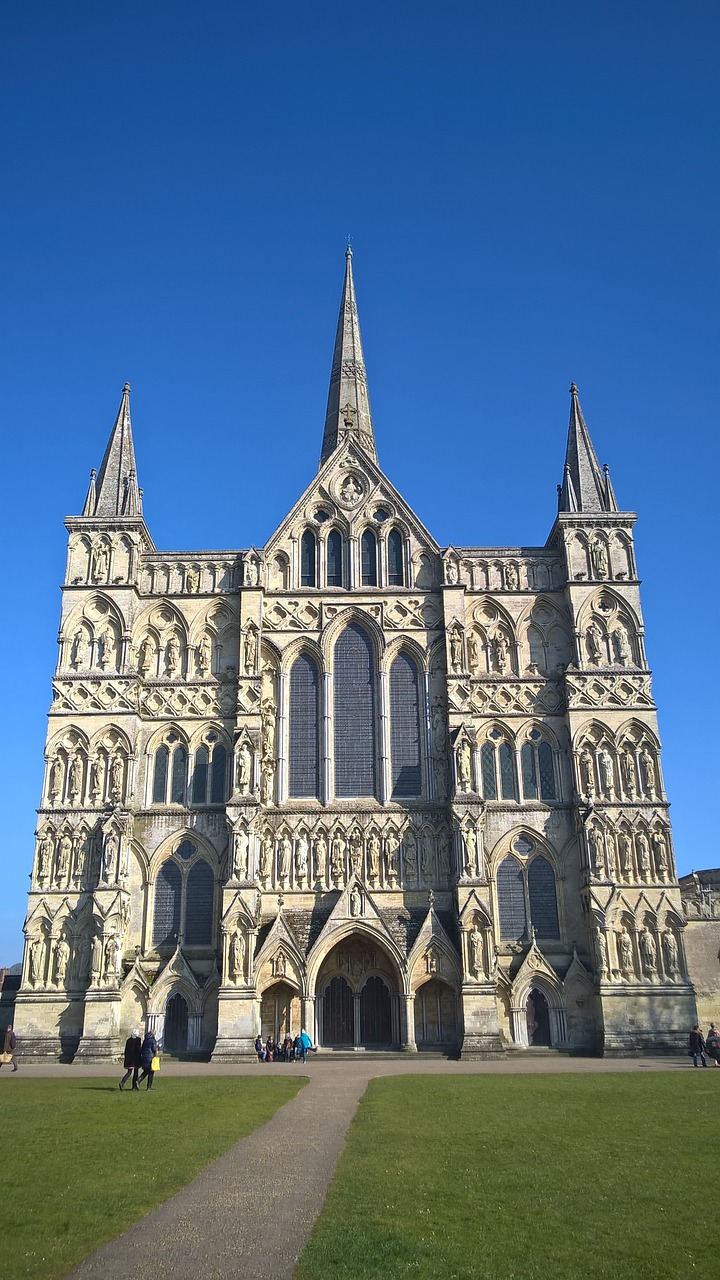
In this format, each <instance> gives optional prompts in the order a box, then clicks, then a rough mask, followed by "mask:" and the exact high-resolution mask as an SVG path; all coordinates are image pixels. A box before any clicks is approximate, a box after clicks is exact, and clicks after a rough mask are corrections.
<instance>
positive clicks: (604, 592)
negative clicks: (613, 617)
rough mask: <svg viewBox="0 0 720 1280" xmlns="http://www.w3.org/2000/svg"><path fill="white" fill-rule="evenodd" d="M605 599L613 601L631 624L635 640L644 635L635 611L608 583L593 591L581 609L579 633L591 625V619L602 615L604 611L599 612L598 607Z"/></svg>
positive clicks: (622, 616) (621, 614) (578, 625)
mask: <svg viewBox="0 0 720 1280" xmlns="http://www.w3.org/2000/svg"><path fill="white" fill-rule="evenodd" d="M603 598H605V599H607V600H612V602H613V604H614V607H615V609H616V610H617V612H618V614H619V615H620V617H621V618H624V619H625V620H627V621H629V622H630V624H631V626H632V636H633V639H635V638H636V637H637V636H638V635H641V634H642V623H641V622H640V619H639V618H638V616H637V614H636V612H635V610H634V609H633V608H632V606H631V605H630V604H628V601H627V600H625V598H624V597H623V596H621V595H619V594H618V592H617V591H615V590H613V588H612V587H611V586H609V585H608V584H607V583H603V585H602V586H599V587H598V588H597V589H596V590H595V591H593V592H592V593H591V595H589V596H588V598H587V600H586V601H585V602H584V604H583V605H582V606H581V608H580V609H579V611H578V616H577V629H578V631H581V632H584V631H585V629H586V627H587V626H588V624H589V623H590V620H591V618H592V617H593V616H595V615H597V613H598V612H600V613H601V615H602V611H601V610H598V606H599V604H600V602H601V601H602V600H603Z"/></svg>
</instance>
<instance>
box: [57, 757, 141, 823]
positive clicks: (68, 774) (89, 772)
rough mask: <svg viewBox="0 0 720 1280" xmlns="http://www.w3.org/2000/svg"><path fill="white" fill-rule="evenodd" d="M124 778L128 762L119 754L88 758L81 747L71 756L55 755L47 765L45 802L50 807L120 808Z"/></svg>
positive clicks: (123, 792) (123, 790) (123, 796)
mask: <svg viewBox="0 0 720 1280" xmlns="http://www.w3.org/2000/svg"><path fill="white" fill-rule="evenodd" d="M126 776H127V761H126V759H125V756H124V755H123V754H122V753H121V752H119V751H116V752H115V753H114V754H113V755H109V754H105V753H103V754H98V755H93V756H89V755H88V753H87V752H86V751H85V749H84V748H83V747H77V748H75V750H74V751H72V752H62V753H60V752H58V754H57V755H54V756H52V757H51V759H50V762H49V769H48V798H49V800H50V803H51V804H52V805H59V804H60V805H61V804H63V803H64V804H67V805H69V806H70V807H71V808H75V807H85V806H88V805H89V806H90V807H92V808H94V807H97V806H100V805H104V804H107V803H109V804H113V805H118V804H122V803H123V802H124V799H125V790H126Z"/></svg>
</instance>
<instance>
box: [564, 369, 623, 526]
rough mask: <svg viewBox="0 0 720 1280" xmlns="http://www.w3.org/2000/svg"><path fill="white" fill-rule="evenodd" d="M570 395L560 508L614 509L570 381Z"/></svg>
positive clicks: (613, 503)
mask: <svg viewBox="0 0 720 1280" xmlns="http://www.w3.org/2000/svg"><path fill="white" fill-rule="evenodd" d="M570 396H571V400H570V424H569V427H568V439H567V450H566V452H565V476H564V482H563V486H562V489H561V493H560V511H581V512H593V511H617V504H616V503H615V495H614V494H613V492H612V487H611V486H610V485H609V482H608V481H606V477H605V476H604V475H603V473H602V471H601V469H600V463H599V462H598V460H597V455H596V453H595V450H594V449H593V446H592V441H591V439H590V432H589V431H588V429H587V424H586V422H585V419H584V417H583V412H582V409H581V408H580V400H579V397H578V389H577V387H576V386H575V383H574V382H573V384H572V386H571V387H570Z"/></svg>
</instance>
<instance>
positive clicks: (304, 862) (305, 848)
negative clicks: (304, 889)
mask: <svg viewBox="0 0 720 1280" xmlns="http://www.w3.org/2000/svg"><path fill="white" fill-rule="evenodd" d="M309 852H310V846H309V844H308V838H307V836H306V834H305V832H304V831H301V832H300V835H299V836H298V838H297V840H296V842H295V882H296V884H304V883H305V881H306V880H307V878H308V853H309Z"/></svg>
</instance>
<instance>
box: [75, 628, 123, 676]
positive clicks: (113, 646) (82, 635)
mask: <svg viewBox="0 0 720 1280" xmlns="http://www.w3.org/2000/svg"><path fill="white" fill-rule="evenodd" d="M119 656H120V647H119V643H118V633H117V630H116V628H115V627H114V626H112V625H111V624H110V623H109V622H106V623H105V624H104V626H102V627H101V628H100V630H99V631H97V633H95V632H94V631H93V630H92V629H91V627H90V626H89V624H86V625H85V626H82V627H78V629H77V631H76V632H75V634H74V635H73V638H72V640H71V642H70V665H71V666H72V667H74V668H75V670H76V671H80V670H90V669H93V668H95V667H99V668H100V670H101V671H109V670H112V671H117V669H118V663H119Z"/></svg>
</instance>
